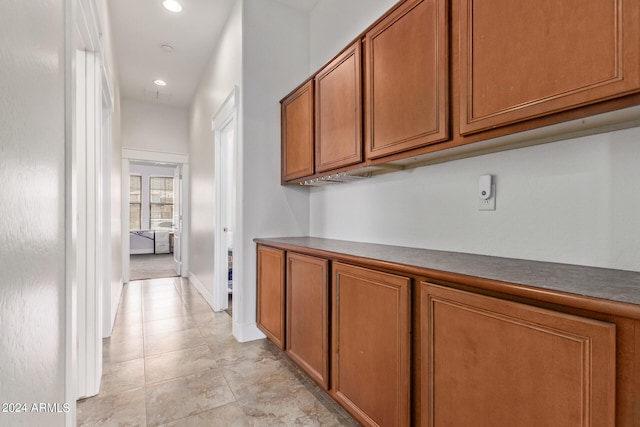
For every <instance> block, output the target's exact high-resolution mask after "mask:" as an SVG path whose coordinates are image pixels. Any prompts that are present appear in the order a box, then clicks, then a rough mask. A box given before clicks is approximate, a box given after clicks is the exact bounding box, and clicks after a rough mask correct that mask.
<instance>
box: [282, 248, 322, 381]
mask: <svg viewBox="0 0 640 427" xmlns="http://www.w3.org/2000/svg"><path fill="white" fill-rule="evenodd" d="M286 348H287V349H286V352H287V354H288V355H289V357H291V359H293V360H294V361H295V362H296V363H297V364H298V365H299V366H300V367H301V368H302V369H303V370H304V371H305V372H306V373H307V374H309V376H310V377H311V378H313V379H314V380H315V381H316V382H317V383H318V384H320V385H321V386H322V387H324V389H325V390H326V389H328V388H329V261H327V260H325V259H321V258H315V257H310V256H307V255H300V254H295V253H291V252H289V253H287V346H286Z"/></svg>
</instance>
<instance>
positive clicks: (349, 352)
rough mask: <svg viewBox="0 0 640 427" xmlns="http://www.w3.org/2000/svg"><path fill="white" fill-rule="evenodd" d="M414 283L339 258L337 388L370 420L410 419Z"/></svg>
mask: <svg viewBox="0 0 640 427" xmlns="http://www.w3.org/2000/svg"><path fill="white" fill-rule="evenodd" d="M409 287H410V279H407V278H405V277H400V276H394V275H391V274H386V273H381V272H377V271H373V270H368V269H364V268H359V267H353V266H349V265H345V264H340V263H335V264H334V283H333V291H334V298H333V304H334V307H333V338H332V342H333V354H334V359H333V368H332V374H333V375H332V393H333V395H334V397H335V399H336V400H337V401H338V402H340V403H341V404H342V405H343V406H344V407H345V408H347V410H348V411H349V412H351V413H352V414H353V415H354V416H355V417H356V418H357V419H358V420H359V421H360V422H361V423H363V424H364V425H371V426H377V425H380V426H408V425H409V394H410V393H409V357H410V355H409V293H410V289H409Z"/></svg>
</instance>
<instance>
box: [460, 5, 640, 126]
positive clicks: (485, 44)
mask: <svg viewBox="0 0 640 427" xmlns="http://www.w3.org/2000/svg"><path fill="white" fill-rule="evenodd" d="M457 4H458V5H459V10H458V27H459V46H460V51H459V68H460V72H459V79H460V81H459V85H460V92H459V96H460V133H461V134H462V135H465V134H470V133H475V132H479V131H482V130H486V129H491V128H494V127H498V126H503V125H507V124H510V123H516V122H519V121H524V120H528V119H531V118H535V117H539V116H543V115H547V114H551V113H555V112H560V111H564V110H568V109H570V108H574V107H578V106H582V105H587V104H591V103H595V102H599V101H603V100H607V99H610V98H614V97H617V96H620V95H624V94H627V93H631V92H635V91H638V90H639V89H640V42H639V40H640V25H638V22H639V20H640V2H639V1H637V0H589V1H588V2H584V1H583V0H544V1H528V0H482V1H479V0H459V1H458V3H457Z"/></svg>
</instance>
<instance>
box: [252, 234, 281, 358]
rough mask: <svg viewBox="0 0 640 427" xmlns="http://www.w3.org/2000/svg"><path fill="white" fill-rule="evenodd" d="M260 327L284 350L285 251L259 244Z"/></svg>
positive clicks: (258, 312)
mask: <svg viewBox="0 0 640 427" xmlns="http://www.w3.org/2000/svg"><path fill="white" fill-rule="evenodd" d="M257 285H258V289H257V302H258V304H257V313H256V320H257V323H258V327H259V328H260V330H261V331H262V332H264V333H265V335H267V337H268V338H269V339H270V340H271V341H272V342H273V343H274V344H275V345H277V346H278V347H279V348H280V349H282V350H284V343H285V342H284V338H285V335H284V332H285V330H284V326H285V325H284V315H285V306H284V297H285V288H284V285H285V283H284V251H283V250H280V249H274V248H269V247H266V246H258V271H257Z"/></svg>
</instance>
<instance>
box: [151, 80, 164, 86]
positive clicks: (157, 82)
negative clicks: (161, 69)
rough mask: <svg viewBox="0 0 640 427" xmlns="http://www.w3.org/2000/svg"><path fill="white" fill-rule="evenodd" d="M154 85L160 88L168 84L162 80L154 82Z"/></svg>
mask: <svg viewBox="0 0 640 427" xmlns="http://www.w3.org/2000/svg"><path fill="white" fill-rule="evenodd" d="M153 83H154V84H156V85H158V86H166V85H167V82H165V81H164V80H160V79H157V80H154V81H153Z"/></svg>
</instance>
